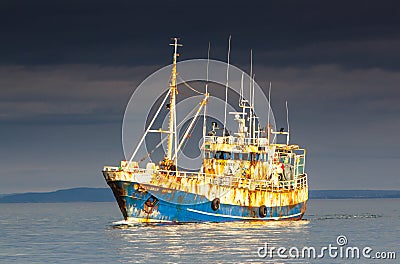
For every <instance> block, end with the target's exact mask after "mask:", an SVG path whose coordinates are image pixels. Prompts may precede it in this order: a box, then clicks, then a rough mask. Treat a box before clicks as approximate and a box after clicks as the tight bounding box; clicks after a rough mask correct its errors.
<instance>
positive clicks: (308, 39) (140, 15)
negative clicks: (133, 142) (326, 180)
mask: <svg viewBox="0 0 400 264" xmlns="http://www.w3.org/2000/svg"><path fill="white" fill-rule="evenodd" d="M399 13H400V4H399V3H398V2H397V1H379V2H371V1H334V2H326V1H260V2H256V3H247V2H244V1H230V2H229V3H224V2H215V1H201V2H198V3H196V2H192V1H191V2H188V1H140V2H134V1H57V2H54V1H43V0H39V1H34V2H32V1H2V2H1V3H0V25H1V26H0V27H1V32H3V34H2V42H1V49H0V57H1V60H0V62H1V63H3V64H65V63H72V64H77V63H85V64H87V63H89V64H103V65H143V64H160V63H161V64H163V63H165V62H166V61H169V59H170V58H169V57H170V56H169V55H170V54H169V51H170V50H169V47H168V46H167V45H166V44H167V43H168V41H169V38H170V37H172V36H180V37H182V41H183V42H184V44H185V48H184V52H183V57H182V58H191V57H199V56H201V57H206V50H207V45H208V42H209V41H211V42H212V45H213V50H212V54H213V55H214V57H216V58H217V59H223V58H225V53H226V46H227V43H226V42H227V38H228V36H229V34H232V35H233V43H232V46H233V52H232V61H234V62H235V61H236V62H237V63H243V62H246V63H247V61H248V51H249V49H250V48H253V49H254V50H255V54H258V55H257V56H258V57H256V61H258V62H259V63H262V64H264V65H271V66H275V67H276V66H288V65H292V66H293V65H299V66H309V65H314V64H333V63H335V64H340V65H341V66H346V67H381V68H390V69H398V65H397V64H396V63H394V62H393V61H395V60H396V59H397V60H398V56H399V55H398V54H400V52H399V50H398V45H397V44H396V43H398V41H399V39H400V33H399V31H398V28H399V27H400V15H399ZM376 42H379V43H378V45H376V44H375V43H376ZM262 54H264V55H265V56H262ZM259 55H260V56H259Z"/></svg>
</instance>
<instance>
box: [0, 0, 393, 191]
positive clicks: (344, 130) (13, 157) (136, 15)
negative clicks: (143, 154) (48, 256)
mask: <svg viewBox="0 0 400 264" xmlns="http://www.w3.org/2000/svg"><path fill="white" fill-rule="evenodd" d="M188 2H189V1H141V3H134V1H128V0H127V1H102V0H96V1H78V0H76V1H74V0H68V1H63V0H59V1H54V0H47V1H44V0H36V1H18V0H9V1H8V0H3V1H0V32H1V38H0V128H1V129H0V142H1V144H0V146H1V148H0V149H1V150H0V166H1V172H0V180H1V184H0V193H13V192H25V191H49V190H55V189H63V188H70V187H81V186H88V187H106V184H105V182H104V179H103V177H102V175H101V169H102V167H103V165H105V164H107V165H113V164H117V163H118V162H119V160H121V159H123V150H122V145H121V127H122V119H123V114H124V110H125V107H126V104H127V103H128V101H129V98H130V96H131V94H132V93H133V91H134V89H135V88H136V87H137V86H138V85H139V84H140V83H141V82H142V81H143V80H144V79H145V78H146V77H147V76H148V75H149V74H151V73H153V72H154V71H155V70H157V69H159V68H161V67H163V66H166V65H168V64H170V62H171V57H172V50H171V47H170V46H168V44H169V43H170V38H171V37H174V36H178V37H180V38H181V42H182V43H183V44H184V47H183V48H182V49H181V50H180V53H181V56H180V60H186V59H193V58H206V57H207V48H208V43H209V42H211V57H212V58H213V59H217V60H226V53H227V39H228V37H229V35H232V50H231V63H233V64H234V65H235V66H237V67H240V68H242V69H243V70H246V71H248V70H249V68H250V67H249V50H250V49H253V54H254V72H255V73H256V79H257V82H258V84H259V85H261V86H262V87H263V88H264V89H265V90H267V89H268V84H269V82H270V81H271V82H272V85H273V90H272V99H273V100H272V107H273V108H274V113H275V116H276V119H277V124H278V126H284V125H285V110H284V104H285V100H288V102H289V106H290V112H291V113H290V120H291V124H290V125H291V130H292V135H291V139H292V141H293V143H298V144H300V145H302V146H304V147H305V148H306V149H307V151H308V152H307V154H308V157H307V171H308V173H309V179H310V187H311V189H400V177H399V176H400V173H399V164H400V154H399V152H398V149H399V147H400V143H399V140H398V134H399V132H398V131H399V130H400V89H399V88H400V87H399V84H400V4H399V3H398V1H349V0H347V1H329V2H328V1H257V2H255V3H250V2H249V1H229V2H227V3H223V2H222V1H215V0H214V1H201V2H196V3H188ZM192 2H193V1H192ZM138 125H143V124H138Z"/></svg>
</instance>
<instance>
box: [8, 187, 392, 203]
mask: <svg viewBox="0 0 400 264" xmlns="http://www.w3.org/2000/svg"><path fill="white" fill-rule="evenodd" d="M382 198H400V190H310V191H309V199H382ZM72 202H115V198H114V196H113V193H112V191H111V190H110V189H109V188H71V189H65V190H57V191H53V192H26V193H17V194H0V203H72Z"/></svg>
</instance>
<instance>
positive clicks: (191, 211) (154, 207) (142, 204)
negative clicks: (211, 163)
mask: <svg viewBox="0 0 400 264" xmlns="http://www.w3.org/2000/svg"><path fill="white" fill-rule="evenodd" d="M108 184H109V186H110V187H111V189H112V191H113V193H114V196H115V198H116V200H117V202H118V205H119V207H120V210H121V212H122V214H123V216H124V218H125V220H133V221H138V222H228V221H270V220H300V219H301V218H302V217H303V215H304V212H305V210H306V202H301V203H298V204H294V205H285V206H277V207H266V208H263V209H265V216H262V214H261V213H260V208H259V207H249V206H239V205H231V204H223V203H221V204H219V206H218V209H216V210H214V209H215V206H214V209H213V208H212V207H213V201H210V200H208V199H207V198H206V197H204V196H202V195H197V194H193V193H188V192H182V191H177V190H171V189H165V188H161V187H157V186H146V185H144V184H139V183H135V182H128V181H111V182H108Z"/></svg>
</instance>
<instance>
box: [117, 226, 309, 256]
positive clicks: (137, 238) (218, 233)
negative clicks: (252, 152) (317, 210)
mask: <svg viewBox="0 0 400 264" xmlns="http://www.w3.org/2000/svg"><path fill="white" fill-rule="evenodd" d="M111 229H114V230H116V232H114V233H113V235H114V239H116V240H121V241H123V247H121V248H119V249H118V254H119V256H118V259H121V260H124V261H125V260H126V261H128V260H129V259H130V258H132V257H133V254H134V255H135V259H136V261H139V259H142V261H145V260H146V261H150V262H151V261H154V262H156V261H157V259H158V260H159V259H168V260H169V261H172V262H185V263H187V262H191V261H193V260H197V261H196V262H198V261H201V262H214V261H217V262H218V260H219V261H226V260H232V261H233V260H241V261H243V262H248V261H255V260H257V261H260V259H259V258H258V257H257V248H258V246H262V245H263V244H264V243H265V242H266V241H268V243H269V244H270V245H271V246H282V245H290V244H292V245H293V244H295V243H297V240H298V239H299V238H301V240H302V241H304V240H307V238H308V236H309V221H306V220H304V221H296V222H289V221H281V222H235V223H199V224H195V223H189V224H179V225H154V224H135V225H130V226H128V225H125V226H124V227H123V228H121V225H117V226H113V227H112V228H111ZM140 249H142V251H141V252H140V251H139V252H138V250H140ZM199 256H201V258H199Z"/></svg>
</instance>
